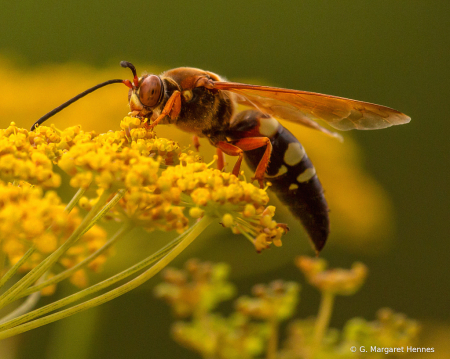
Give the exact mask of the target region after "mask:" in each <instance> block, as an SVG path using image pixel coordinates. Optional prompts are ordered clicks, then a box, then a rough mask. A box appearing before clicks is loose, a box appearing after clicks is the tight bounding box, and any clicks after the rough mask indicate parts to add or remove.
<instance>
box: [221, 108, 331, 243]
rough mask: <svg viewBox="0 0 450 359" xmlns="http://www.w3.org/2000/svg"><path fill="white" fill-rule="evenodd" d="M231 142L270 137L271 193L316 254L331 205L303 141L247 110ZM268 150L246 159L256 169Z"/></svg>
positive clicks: (236, 124)
mask: <svg viewBox="0 0 450 359" xmlns="http://www.w3.org/2000/svg"><path fill="white" fill-rule="evenodd" d="M229 137H230V138H231V139H240V138H246V137H247V138H248V137H268V138H269V139H270V141H271V143H272V146H273V150H272V154H271V156H270V163H269V166H268V167H267V171H266V177H265V178H266V180H267V181H270V182H271V183H272V187H271V190H272V192H274V193H275V194H276V195H277V197H278V198H279V199H280V200H281V201H282V202H283V203H285V204H286V205H287V206H288V208H289V209H290V211H291V213H292V214H293V215H294V216H295V217H297V218H298V219H299V220H300V221H301V223H302V225H303V227H304V228H305V229H306V231H307V233H308V235H309V237H310V239H311V240H312V242H313V244H314V248H315V249H316V251H320V250H321V249H322V248H323V246H324V245H325V242H326V240H327V237H328V234H329V225H330V222H329V217H328V205H327V202H326V200H325V197H324V195H323V188H322V185H321V183H320V181H319V179H318V177H317V175H316V171H315V168H314V166H313V164H312V162H311V160H310V159H309V158H308V156H307V154H306V152H305V150H304V149H303V146H302V145H301V144H300V142H299V141H298V140H297V139H296V138H295V137H294V135H292V133H290V132H289V131H288V130H287V129H286V128H284V127H283V126H282V125H281V124H280V123H279V122H278V121H277V120H275V119H274V118H272V117H271V116H268V115H266V114H263V113H261V112H259V111H253V110H250V111H243V112H241V113H239V114H238V115H237V116H236V118H235V119H234V120H233V122H232V125H231V127H230V131H229ZM264 150H265V149H264V148H258V149H255V150H251V151H246V152H245V159H246V161H247V163H248V164H249V166H250V167H251V168H252V169H255V168H256V167H257V165H258V163H259V162H260V161H261V158H262V156H263V154H264Z"/></svg>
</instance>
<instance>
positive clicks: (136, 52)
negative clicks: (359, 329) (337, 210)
mask: <svg viewBox="0 0 450 359" xmlns="http://www.w3.org/2000/svg"><path fill="white" fill-rule="evenodd" d="M449 15H450V3H449V2H448V1H395V2H393V1H359V2H355V1H351V0H347V1H339V2H331V1H277V2H272V1H236V0H228V1H223V2H218V1H217V2H213V1H195V2H185V1H129V2H125V1H116V0H114V1H86V0H78V1H76V2H62V1H40V2H36V1H29V0H22V1H17V2H9V1H8V2H7V1H2V2H1V12H0V34H1V35H0V56H2V57H3V58H7V59H9V60H10V61H12V62H13V63H16V64H18V66H23V67H26V68H28V69H30V70H32V69H34V68H37V67H39V66H41V65H48V64H57V63H82V64H89V65H92V66H95V67H97V68H99V69H101V68H103V67H105V66H110V65H111V64H114V65H116V64H117V76H116V77H118V78H122V77H129V74H128V73H126V74H124V70H123V69H121V68H120V67H119V66H118V63H119V61H120V60H128V61H131V62H136V63H139V64H149V65H151V66H158V67H159V68H161V69H163V68H166V69H169V68H173V67H178V66H193V67H199V68H203V69H206V70H211V71H214V72H217V73H219V74H222V75H224V76H226V77H227V78H228V79H231V80H236V81H241V82H244V81H247V82H251V81H253V82H264V83H266V84H271V85H274V86H279V87H285V88H296V89H301V90H307V91H315V92H321V93H327V94H333V95H337V96H342V97H348V98H353V99H358V100H363V101H368V102H374V103H379V104H383V105H386V106H389V107H392V108H395V109H398V110H400V111H402V112H405V113H406V114H408V115H409V116H410V117H411V118H412V121H411V123H410V124H408V125H405V126H398V127H395V128H390V129H386V130H382V131H366V132H364V131H360V132H357V133H352V136H353V138H355V139H356V140H357V142H358V143H359V144H360V146H361V147H362V148H363V157H364V166H365V168H366V169H367V170H368V172H369V173H371V174H372V176H373V177H375V178H376V179H377V180H378V181H379V183H381V184H382V186H383V187H384V188H385V190H386V191H387V192H388V193H389V195H390V197H391V199H392V202H393V204H394V222H395V231H394V234H393V235H391V236H390V237H389V241H391V244H390V246H389V249H388V250H384V251H383V252H381V253H365V252H363V251H354V250H352V249H351V248H346V247H345V246H331V248H326V249H325V250H324V252H323V256H324V257H325V258H326V259H327V260H329V261H330V262H331V263H332V264H333V265H335V266H344V267H347V266H349V265H350V264H351V263H352V262H353V261H356V260H359V261H362V262H364V263H366V264H367V265H368V267H369V269H370V275H369V279H368V282H367V284H366V285H365V286H364V287H363V289H362V290H361V291H360V292H359V293H358V294H357V295H355V296H353V297H350V298H342V299H341V298H340V299H339V300H338V301H337V304H336V310H335V313H334V316H333V319H332V323H331V324H332V325H333V326H338V327H340V326H342V324H343V323H344V322H345V321H346V320H347V319H349V318H350V317H354V316H363V317H365V318H367V319H372V318H373V317H374V313H375V311H376V310H377V309H378V308H380V307H383V306H388V307H391V308H393V309H394V310H396V311H401V312H404V313H405V314H407V315H408V316H409V317H412V318H415V319H418V320H419V321H421V322H422V323H423V325H424V326H425V328H426V330H424V332H423V334H422V337H423V342H424V343H426V344H427V345H428V346H434V347H435V348H436V352H437V353H441V354H442V353H443V351H444V350H445V348H444V346H445V344H444V342H443V340H440V339H438V337H440V338H444V337H447V339H448V337H449V335H448V334H449V333H450V329H449V325H450V310H449V307H448V305H449V301H450V296H449V293H450V288H449V283H450V274H449V266H448V262H449V261H448V253H450V242H449V236H450V226H449V223H450V221H449V212H450V211H449V209H450V206H449V204H450V203H449V202H450V201H449V198H450V194H449V174H450V169H449V168H450V161H449V153H450V145H449V144H450V141H449V140H448V134H447V133H446V132H445V131H446V130H448V129H449V128H450V126H449V125H448V121H449V120H448V117H449V113H450V108H449V106H448V98H447V97H448V94H449V80H450V68H449V64H448V61H449V58H450V21H449ZM143 70H144V69H140V70H139V69H138V71H143ZM105 80H107V79H105ZM17 81H18V82H20V84H21V86H23V87H24V88H25V87H26V86H27V77H26V76H24V77H20V78H17ZM94 84H95V83H92V85H94ZM117 91H122V92H123V91H124V90H123V89H118V90H117ZM16 95H17V96H20V91H19V93H17V94H16ZM1 96H2V95H1V94H0V97H1ZM92 96H93V95H92ZM124 96H125V95H124ZM66 99H67V98H66V97H64V98H61V99H60V101H59V102H60V103H61V102H63V101H65V100H66ZM0 103H1V100H0ZM24 106H27V99H24ZM49 110H50V108H49ZM17 111H18V112H20V108H18V109H17ZM125 112H126V111H124V114H125ZM40 115H42V114H41V113H39V114H36V118H33V119H30V121H29V123H23V124H22V123H20V124H18V125H19V126H21V127H26V128H28V127H29V126H31V124H32V122H34V120H35V119H37V118H38V117H39V116H40ZM3 117H4V114H2V113H1V107H0V118H1V120H2V126H5V125H7V123H8V122H9V121H10V119H4V118H3ZM55 122H57V120H56V118H55ZM64 125H65V126H69V125H74V124H64ZM102 126H103V130H105V131H106V130H108V124H106V123H105V124H102ZM61 127H62V126H61ZM344 135H346V134H344ZM336 166H338V164H336ZM319 176H320V173H319ZM298 228H299V227H298ZM214 233H217V232H214ZM152 235H153V234H152ZM205 236H207V234H205ZM225 239H226V237H224V240H225ZM291 239H292V238H291ZM293 239H294V240H295V238H293ZM335 239H336V240H338V238H335ZM232 240H233V246H234V248H235V249H236V246H238V247H239V248H238V250H239V252H240V256H239V260H237V261H236V258H235V254H233V256H232V257H233V258H229V257H228V256H227V252H226V251H223V250H221V251H220V252H218V251H217V248H215V247H212V248H211V247H209V248H205V247H202V248H200V249H199V248H197V247H196V246H193V247H192V248H189V249H188V251H187V252H188V253H184V254H183V258H181V259H180V260H179V261H177V263H178V265H180V263H182V262H183V261H184V260H186V259H187V258H189V257H192V256H198V257H200V258H201V259H214V260H221V261H225V262H232V263H233V264H232V265H233V267H232V272H233V273H234V278H233V279H235V281H236V284H237V285H238V287H239V289H241V293H248V292H249V288H250V286H251V285H252V284H254V283H257V282H268V281H270V280H273V279H276V278H284V279H294V280H298V279H299V278H300V276H299V274H298V271H297V270H295V269H294V267H293V265H292V260H293V258H294V256H295V255H296V254H301V253H304V252H305V251H306V247H301V248H300V246H299V247H297V249H295V246H294V247H293V248H294V250H289V251H287V252H285V253H283V252H281V254H282V255H283V256H285V257H286V262H285V263H282V264H281V265H278V266H272V265H271V264H270V263H269V262H270V260H268V259H267V258H269V259H270V256H269V257H267V256H266V257H261V256H257V255H256V254H255V252H254V250H253V248H251V246H249V245H248V243H246V242H245V241H243V240H237V239H235V238H233V239H232ZM204 242H205V241H204ZM214 246H215V244H214ZM219 247H220V246H219ZM220 248H222V247H220ZM283 248H284V247H282V248H279V249H272V251H279V252H280V251H283ZM128 250H130V251H131V249H130V248H129V249H128ZM296 251H297V252H296ZM257 257H258V258H257ZM244 267H245V268H247V267H252V269H251V270H247V269H245V272H247V275H242V276H240V275H239V273H240V271H241V270H242V268H244ZM156 282H157V280H154V281H151V283H149V284H148V285H147V286H144V287H142V288H139V289H137V290H135V291H133V292H131V293H129V294H127V295H124V296H122V297H119V298H118V299H115V300H114V301H112V302H110V303H108V304H105V305H103V306H101V307H100V308H98V309H95V310H91V311H88V312H85V313H82V314H79V315H76V316H74V317H71V318H69V319H65V320H63V321H60V322H57V323H54V324H51V325H48V326H45V327H42V328H39V329H36V330H33V331H31V332H28V333H25V334H23V335H21V336H19V337H18V338H14V339H13V340H11V341H10V345H14V344H17V345H18V349H17V353H16V354H15V356H14V357H17V358H23V359H29V358H33V359H38V358H52V359H53V358H65V359H68V358H145V357H152V358H163V357H167V358H175V357H183V358H191V357H192V358H195V357H197V356H196V355H195V354H194V353H191V352H189V351H187V350H185V349H183V348H182V347H180V346H178V345H177V344H173V342H172V341H171V339H170V336H169V326H170V322H171V319H169V316H170V313H169V310H168V308H167V307H166V306H165V305H164V304H163V303H161V302H159V301H156V300H155V299H153V297H152V294H151V288H152V287H153V286H154V284H155V283H156ZM59 294H60V295H62V294H63V293H61V292H60V293H59ZM317 301H318V294H316V293H315V292H314V291H313V290H311V289H309V288H306V287H305V288H304V290H303V292H302V299H301V306H300V310H299V315H300V316H303V317H304V316H308V315H313V314H314V313H315V312H316V310H317V305H318V303H317ZM80 328H81V330H80ZM447 350H448V347H447Z"/></svg>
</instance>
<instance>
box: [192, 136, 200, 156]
mask: <svg viewBox="0 0 450 359" xmlns="http://www.w3.org/2000/svg"><path fill="white" fill-rule="evenodd" d="M192 142H194V147H195V150H196V151H197V152H198V149H199V148H200V141H199V139H198V136H196V135H194V136H192Z"/></svg>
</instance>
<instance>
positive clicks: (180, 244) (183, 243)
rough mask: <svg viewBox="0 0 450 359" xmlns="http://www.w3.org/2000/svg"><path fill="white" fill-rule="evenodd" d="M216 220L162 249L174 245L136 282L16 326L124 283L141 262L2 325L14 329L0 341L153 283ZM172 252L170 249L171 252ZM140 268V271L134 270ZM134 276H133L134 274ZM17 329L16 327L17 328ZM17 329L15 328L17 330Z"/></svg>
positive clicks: (1, 335) (201, 223)
mask: <svg viewBox="0 0 450 359" xmlns="http://www.w3.org/2000/svg"><path fill="white" fill-rule="evenodd" d="M212 220H213V218H211V217H208V216H205V217H203V218H202V219H201V220H200V221H199V222H197V223H196V224H195V225H194V226H193V227H192V228H191V229H190V230H188V232H189V233H188V234H187V235H186V236H185V238H183V239H182V240H178V241H177V240H175V241H173V242H172V243H174V242H175V243H174V244H175V245H176V246H174V245H172V243H170V244H169V245H167V246H166V247H165V248H163V249H162V250H160V251H159V253H160V254H162V253H163V251H164V249H166V252H167V251H168V250H167V247H170V246H171V245H172V247H175V248H173V249H172V250H171V251H170V252H169V253H167V254H166V255H165V256H163V257H162V255H159V256H157V254H158V253H157V254H155V255H153V256H152V258H153V259H154V260H156V259H158V258H161V257H162V259H160V260H159V262H157V263H156V264H155V265H154V266H152V267H151V268H149V269H148V270H147V271H145V272H144V273H142V274H141V275H139V276H138V277H136V278H135V279H133V280H130V281H129V282H128V283H126V284H124V285H122V286H120V287H118V288H115V289H113V290H111V291H109V292H107V293H105V294H103V295H100V296H98V297H96V298H93V299H91V300H88V301H86V302H83V303H81V304H78V305H75V306H73V307H71V308H68V309H65V310H62V311H60V312H58V313H54V314H51V315H48V316H46V317H43V318H40V319H37V320H34V321H32V322H28V323H26V324H22V325H17V324H19V323H24V322H26V321H28V320H30V319H33V318H35V317H38V316H41V315H43V314H45V313H48V312H50V311H53V310H56V309H58V308H60V307H63V306H65V305H68V304H70V303H72V302H74V301H77V300H79V299H81V298H82V297H84V296H86V295H89V294H91V293H92V292H95V291H98V290H100V289H103V288H105V287H107V286H109V285H111V284H113V283H115V282H117V281H119V280H122V279H123V278H124V277H126V276H128V275H130V273H129V272H130V271H131V270H134V272H136V271H138V270H140V269H142V266H143V264H144V263H143V262H145V261H143V262H141V263H140V264H138V265H135V266H133V267H132V268H130V269H128V270H126V271H124V272H122V273H121V274H119V275H116V276H114V277H113V278H109V279H107V280H106V281H103V282H101V283H98V284H96V285H94V286H92V287H90V288H87V289H85V290H83V291H81V292H78V293H76V294H73V295H71V296H69V297H67V298H64V299H62V300H59V301H57V302H55V303H52V304H49V305H47V306H45V307H42V308H39V309H38V310H36V311H33V312H31V313H28V314H26V315H24V316H22V317H19V318H16V319H14V320H12V321H10V322H8V323H5V324H3V325H1V326H0V330H2V329H7V328H11V327H13V328H11V329H7V330H4V331H2V332H0V340H1V339H4V338H7V337H10V336H13V335H16V334H19V333H22V332H25V331H28V330H30V329H34V328H37V327H39V326H42V325H45V324H48V323H52V322H54V321H57V320H59V319H62V318H65V317H68V316H70V315H73V314H75V313H78V312H81V311H84V310H86V309H88V308H91V307H94V306H97V305H100V304H102V303H105V302H108V301H110V300H112V299H114V298H116V297H118V296H120V295H122V294H124V293H126V292H129V291H130V290H132V289H134V288H136V287H137V286H139V285H141V284H142V283H144V282H145V281H147V280H148V279H150V278H151V277H153V276H154V275H155V274H156V273H158V272H159V271H160V270H161V269H163V268H164V267H165V266H166V265H167V264H168V263H170V261H172V260H173V259H174V258H175V257H176V256H177V255H178V254H179V253H181V252H182V251H183V250H184V249H185V248H186V247H187V246H188V245H189V244H190V243H192V241H193V240H194V239H195V238H196V237H197V236H198V235H199V234H200V233H201V232H202V231H203V230H204V229H205V228H206V227H207V226H208V225H209V224H210V223H211V222H212ZM169 250H170V249H169ZM135 267H137V268H135ZM134 272H133V273H134ZM15 325H17V326H15ZM14 326H15V327H14Z"/></svg>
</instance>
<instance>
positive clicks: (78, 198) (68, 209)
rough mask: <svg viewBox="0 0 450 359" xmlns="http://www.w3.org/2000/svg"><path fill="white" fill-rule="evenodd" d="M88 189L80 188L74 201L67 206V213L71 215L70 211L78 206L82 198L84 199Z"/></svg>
mask: <svg viewBox="0 0 450 359" xmlns="http://www.w3.org/2000/svg"><path fill="white" fill-rule="evenodd" d="M86 190H87V188H81V187H80V188H79V189H78V191H77V193H75V196H73V197H72V199H71V200H70V202H69V203H68V204H67V206H66V208H65V211H66V212H67V213H70V211H72V209H73V207H75V206H76V204H77V203H78V201H79V200H80V198H81V197H83V195H84V193H85V192H86Z"/></svg>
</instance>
